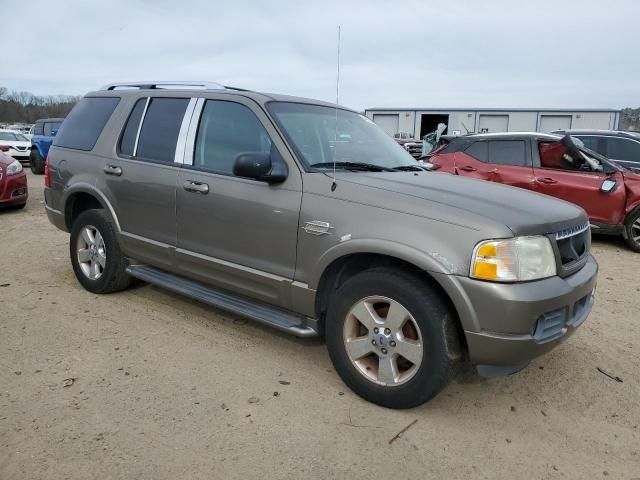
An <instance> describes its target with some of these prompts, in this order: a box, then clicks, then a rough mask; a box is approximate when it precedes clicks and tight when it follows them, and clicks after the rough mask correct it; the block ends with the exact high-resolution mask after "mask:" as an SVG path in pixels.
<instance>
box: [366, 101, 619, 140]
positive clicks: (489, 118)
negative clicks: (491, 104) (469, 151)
mask: <svg viewBox="0 0 640 480" xmlns="http://www.w3.org/2000/svg"><path fill="white" fill-rule="evenodd" d="M365 115H366V116H367V117H368V118H370V119H371V120H373V121H374V122H375V123H376V124H378V125H379V126H380V127H382V129H383V130H384V131H385V132H387V133H388V134H389V135H394V134H396V133H400V132H406V133H408V134H410V135H411V136H412V137H413V138H422V137H423V136H424V135H426V134H428V133H430V132H433V131H434V130H435V129H436V127H437V126H438V124H439V123H444V124H446V125H447V126H448V128H447V130H446V133H448V134H453V135H464V134H466V133H491V132H544V133H548V132H552V131H553V130H559V129H568V128H584V129H602V130H615V129H617V128H618V123H619V122H620V111H619V110H610V109H597V108H592V109H586V110H568V109H567V110H563V109H560V110H559V109H549V110H541V109H532V108H531V109H530V108H518V109H498V108H485V109H479V108H442V109H433V108H370V109H367V110H365Z"/></svg>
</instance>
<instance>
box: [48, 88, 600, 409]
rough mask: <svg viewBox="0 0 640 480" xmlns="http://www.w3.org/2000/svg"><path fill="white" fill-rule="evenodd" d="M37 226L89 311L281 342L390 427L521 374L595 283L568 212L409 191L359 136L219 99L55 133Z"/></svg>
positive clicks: (296, 110)
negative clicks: (439, 400) (176, 306)
mask: <svg viewBox="0 0 640 480" xmlns="http://www.w3.org/2000/svg"><path fill="white" fill-rule="evenodd" d="M45 175H46V176H45V185H46V188H45V200H46V211H47V214H48V217H49V219H50V220H51V222H52V223H53V224H54V225H56V226H57V227H58V228H60V229H62V230H65V231H67V232H70V234H71V238H70V244H69V245H70V256H71V264H72V266H73V270H74V272H75V274H76V276H77V278H78V281H79V282H80V283H81V284H82V285H83V286H84V288H86V289H87V290H89V291H91V292H94V293H110V292H115V291H118V290H122V289H124V288H126V287H127V286H128V285H129V284H130V282H131V279H132V277H135V278H138V279H142V280H143V281H146V282H149V283H152V284H155V285H158V286H161V287H163V288H167V289H170V290H173V291H175V292H179V293H181V294H183V295H185V296H188V297H191V298H194V299H196V300H199V301H202V302H205V303H208V304H210V305H214V306H216V307H220V308H223V309H226V310H229V311H232V312H236V313H237V314H239V315H244V316H246V317H249V318H251V319H253V320H255V321H257V322H260V323H263V324H267V325H269V326H272V327H275V328H277V329H279V330H282V331H284V332H288V333H291V334H293V335H296V336H298V337H309V336H314V335H322V336H324V337H325V338H326V343H327V347H328V349H329V354H330V356H331V360H332V361H333V364H334V365H335V368H336V371H337V372H338V374H339V375H340V376H341V378H342V379H343V380H344V382H345V383H346V384H347V385H348V386H349V387H350V388H351V389H353V390H354V391H355V392H356V393H357V394H359V395H361V396H362V397H364V398H365V399H367V400H370V401H372V402H375V403H377V404H380V405H383V406H386V407H392V408H408V407H413V406H416V405H419V404H421V403H423V402H426V401H428V400H429V399H431V398H432V397H433V396H434V395H436V394H437V393H438V392H439V391H440V390H441V389H442V388H443V387H444V386H445V385H446V384H447V382H448V381H449V380H450V379H451V378H452V376H453V375H454V373H455V372H456V371H458V367H459V366H460V365H461V364H463V363H468V362H470V363H471V364H473V365H475V366H477V368H478V371H479V373H480V374H481V375H484V376H495V375H504V374H509V373H513V372H516V371H517V370H519V369H521V368H523V367H524V366H526V365H527V363H528V362H529V361H530V360H531V359H532V358H534V357H536V356H538V355H540V354H543V353H544V352H546V351H548V350H550V349H552V348H553V347H554V346H556V345H557V344H558V343H560V342H561V341H562V340H564V339H566V338H567V337H568V336H569V335H571V333H572V332H574V331H575V329H576V327H578V326H579V325H580V324H581V323H582V322H583V321H584V320H585V318H586V317H587V315H588V313H589V311H590V310H591V306H592V302H593V292H594V289H595V286H596V276H597V271H598V266H597V264H596V262H595V260H594V259H593V257H592V256H591V254H590V244H591V236H590V230H589V222H588V219H587V216H586V215H585V212H584V211H583V210H582V209H580V208H579V207H576V206H574V205H572V204H569V203H566V202H564V201H560V200H556V199H554V198H551V197H547V196H544V195H539V194H536V193H531V192H527V191H525V190H522V189H517V188H512V187H509V186H504V185H499V184H495V183H490V182H482V181H478V180H473V179H469V178H464V177H460V176H453V175H449V174H441V173H435V172H428V171H425V170H424V169H423V168H422V167H421V166H420V164H418V163H416V162H415V160H414V159H413V158H412V157H411V156H410V155H409V154H408V153H407V152H406V151H405V150H404V149H403V148H402V147H400V146H399V145H397V144H396V142H394V141H393V139H391V138H390V137H388V136H387V135H386V134H385V133H384V132H383V131H382V130H380V129H379V128H378V127H377V126H376V125H375V124H374V123H373V122H371V121H369V120H368V119H367V118H365V117H364V116H362V115H360V114H358V113H357V112H354V111H351V110H349V109H346V108H343V107H339V106H336V105H333V104H328V103H324V102H320V101H316V100H308V99H303V98H295V97H289V96H283V95H272V94H263V93H256V92H250V91H246V90H242V89H236V88H231V87H224V86H221V85H211V84H200V83H198V82H192V83H185V84H176V83H175V82H174V83H172V84H170V85H169V84H162V83H158V82H148V83H141V84H118V85H107V86H105V87H104V88H102V89H101V90H99V91H96V92H92V93H89V94H87V95H86V96H85V97H84V98H83V99H82V100H81V101H80V102H79V103H78V104H77V105H76V107H75V108H74V109H73V111H72V112H71V113H70V114H69V116H68V117H67V118H66V120H65V121H64V123H63V125H62V127H61V128H60V131H59V133H58V135H57V136H56V139H55V141H54V144H53V147H52V148H51V151H50V153H49V160H48V163H47V166H46V172H45Z"/></svg>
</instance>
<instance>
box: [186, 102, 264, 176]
mask: <svg viewBox="0 0 640 480" xmlns="http://www.w3.org/2000/svg"><path fill="white" fill-rule="evenodd" d="M271 148H272V142H271V138H270V137H269V134H268V133H267V131H266V130H265V128H264V127H263V126H262V124H261V123H260V120H258V117H256V115H255V114H254V113H253V112H252V111H251V110H250V109H249V108H248V107H246V106H244V105H242V104H240V103H235V102H229V101H224V100H207V102H206V103H205V106H204V109H203V111H202V116H201V118H200V125H199V126H198V133H197V137H196V148H195V153H194V159H193V166H194V167H195V168H197V169H199V170H207V171H210V172H214V173H220V174H223V175H233V165H234V163H235V160H236V157H237V156H238V155H239V154H240V153H248V152H254V153H258V152H259V153H271Z"/></svg>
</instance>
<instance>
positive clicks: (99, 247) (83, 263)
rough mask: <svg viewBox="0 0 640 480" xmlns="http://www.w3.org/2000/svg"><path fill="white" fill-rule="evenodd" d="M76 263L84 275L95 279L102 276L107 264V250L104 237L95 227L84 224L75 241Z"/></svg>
mask: <svg viewBox="0 0 640 480" xmlns="http://www.w3.org/2000/svg"><path fill="white" fill-rule="evenodd" d="M76 252H77V256H78V265H80V270H82V273H83V274H84V275H85V277H87V278H89V279H90V280H97V279H99V278H100V277H101V276H102V273H103V272H104V269H105V266H106V265H107V251H106V249H105V245H104V239H103V238H102V235H101V234H100V232H99V231H98V229H97V228H96V227H94V226H93V225H86V226H85V227H84V228H83V229H82V231H81V232H80V235H78V241H77V242H76Z"/></svg>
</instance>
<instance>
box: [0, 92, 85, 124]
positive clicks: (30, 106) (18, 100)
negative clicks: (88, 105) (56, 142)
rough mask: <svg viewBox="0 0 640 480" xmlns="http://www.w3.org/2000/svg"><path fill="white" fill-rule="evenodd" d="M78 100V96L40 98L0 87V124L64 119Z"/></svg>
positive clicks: (45, 96) (46, 96) (47, 96)
mask: <svg viewBox="0 0 640 480" xmlns="http://www.w3.org/2000/svg"><path fill="white" fill-rule="evenodd" d="M79 99H80V97H79V96H72V95H44V96H40V95H34V94H33V93H30V92H17V91H9V90H8V89H7V88H6V87H0V122H2V123H33V122H35V121H36V120H38V119H39V118H55V117H65V116H66V115H67V114H68V113H69V112H70V111H71V109H72V108H73V106H74V105H75V104H76V103H77V102H78V100H79Z"/></svg>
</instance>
